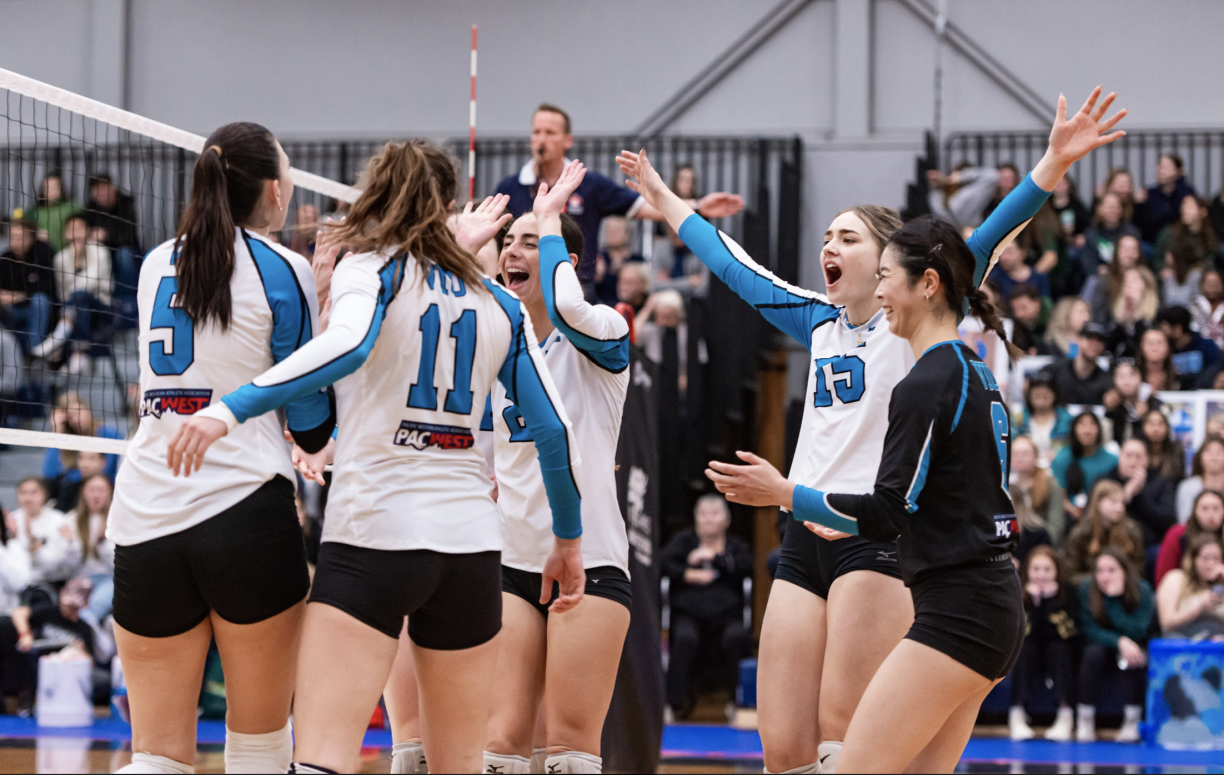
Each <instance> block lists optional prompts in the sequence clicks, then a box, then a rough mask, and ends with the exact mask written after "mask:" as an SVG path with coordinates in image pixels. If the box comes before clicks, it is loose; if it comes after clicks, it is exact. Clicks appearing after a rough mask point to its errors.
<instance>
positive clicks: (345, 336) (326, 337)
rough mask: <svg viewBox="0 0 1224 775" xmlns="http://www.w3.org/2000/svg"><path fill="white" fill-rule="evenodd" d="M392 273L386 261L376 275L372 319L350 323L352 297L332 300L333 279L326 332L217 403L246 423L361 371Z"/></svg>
mask: <svg viewBox="0 0 1224 775" xmlns="http://www.w3.org/2000/svg"><path fill="white" fill-rule="evenodd" d="M395 268H396V263H395V262H390V263H388V264H387V266H386V267H384V268H383V270H382V271H381V272H380V273H379V278H378V279H379V281H380V285H379V288H378V292H377V300H376V301H375V303H374V309H373V312H372V314H366V315H360V316H353V319H349V315H348V313H347V309H348V301H349V299H350V298H352V297H353V294H350V295H349V296H348V297H347V298H346V297H343V296H339V295H337V282H336V279H335V278H333V280H332V291H333V298H334V299H335V301H333V302H332V312H331V319H330V323H329V326H328V329H327V331H326V332H325V333H324V334H323V335H322V336H320V337H318V338H316V339H313V340H311V341H310V342H309V343H307V345H306V346H304V347H302V348H300V349H299V350H297V351H296V352H294V353H293V356H292V357H291V358H287V359H286V360H285V361H283V362H282V363H280V364H278V365H276V366H273V367H272V368H271V369H269V370H268V371H267V372H265V373H264V374H263V375H260V376H259V377H256V378H255V380H254V381H252V382H249V383H247V384H246V385H243V386H242V387H240V388H238V389H237V390H235V391H234V392H232V393H230V394H229V395H226V396H224V397H223V398H222V399H221V400H222V401H223V402H224V403H225V405H226V406H227V407H229V410H230V411H231V412H233V413H234V417H235V418H237V420H238V422H240V423H241V422H246V421H247V420H249V419H250V418H252V417H258V416H259V415H261V414H264V413H265V412H270V411H272V410H273V409H276V408H278V407H281V406H285V405H286V404H288V403H290V402H291V401H295V400H297V399H299V398H302V397H303V396H308V395H310V394H312V393H317V392H318V391H320V390H322V389H323V388H325V387H327V386H328V385H331V384H332V383H334V382H337V381H339V380H341V379H344V378H345V377H347V376H348V375H349V374H352V373H353V372H354V371H357V369H359V368H361V365H362V364H363V363H365V360H366V358H367V357H369V355H370V351H371V350H372V349H374V342H375V341H377V339H378V332H379V330H380V329H381V328H382V322H383V316H384V315H385V314H386V310H387V304H388V303H390V300H391V298H392V296H393V294H394V291H393V283H394V282H395V281H396V276H395ZM358 303H360V302H358ZM367 303H368V302H367ZM367 312H368V309H367ZM256 383H258V384H256Z"/></svg>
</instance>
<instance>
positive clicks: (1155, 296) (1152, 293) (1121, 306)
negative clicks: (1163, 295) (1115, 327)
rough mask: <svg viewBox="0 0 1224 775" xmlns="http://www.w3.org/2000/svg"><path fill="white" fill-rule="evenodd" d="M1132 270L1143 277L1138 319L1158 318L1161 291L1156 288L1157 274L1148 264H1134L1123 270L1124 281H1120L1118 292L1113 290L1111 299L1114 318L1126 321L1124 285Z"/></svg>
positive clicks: (1149, 319)
mask: <svg viewBox="0 0 1224 775" xmlns="http://www.w3.org/2000/svg"><path fill="white" fill-rule="evenodd" d="M1131 272H1136V273H1137V274H1138V275H1139V277H1140V278H1142V279H1143V301H1142V302H1141V303H1140V304H1139V311H1138V315H1139V317H1138V318H1137V319H1138V320H1147V321H1151V320H1154V319H1155V318H1156V312H1157V311H1158V310H1159V309H1160V293H1159V292H1158V291H1157V289H1156V275H1154V274H1152V270H1151V269H1148V268H1147V267H1146V266H1132V267H1131V268H1130V269H1126V270H1124V271H1123V272H1122V280H1123V282H1121V283H1118V288H1117V290H1116V292H1112V291H1113V290H1114V289H1112V288H1111V289H1110V290H1111V294H1110V295H1111V296H1112V298H1111V299H1110V301H1111V302H1112V304H1111V305H1110V309H1111V311H1112V312H1113V316H1114V320H1119V321H1125V320H1127V318H1126V302H1125V300H1124V299H1123V298H1122V286H1123V285H1125V280H1126V276H1127V275H1128V274H1130V273H1131Z"/></svg>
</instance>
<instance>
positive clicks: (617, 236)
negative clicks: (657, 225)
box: [595, 215, 646, 307]
mask: <svg viewBox="0 0 1224 775" xmlns="http://www.w3.org/2000/svg"><path fill="white" fill-rule="evenodd" d="M603 228H604V247H603V249H602V250H600V251H599V255H598V256H596V258H595V295H596V296H597V297H598V298H599V301H600V302H601V303H603V304H607V305H608V306H610V307H615V306H616V280H617V277H618V276H619V275H620V270H621V267H622V266H624V265H625V264H627V263H629V262H634V261H636V262H642V261H645V260H646V259H644V258H642V256H641V255H639V254H638V253H637V252H636V251H635V250H634V249H633V245H632V244H631V243H630V241H629V223H628V221H626V220H625V219H624V218H622V217H620V216H619V215H610V216H608V217H607V218H605V219H604V227H603Z"/></svg>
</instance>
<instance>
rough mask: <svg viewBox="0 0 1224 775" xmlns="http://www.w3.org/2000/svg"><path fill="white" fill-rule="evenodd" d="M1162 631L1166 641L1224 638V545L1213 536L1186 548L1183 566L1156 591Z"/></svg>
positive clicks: (1199, 540)
mask: <svg viewBox="0 0 1224 775" xmlns="http://www.w3.org/2000/svg"><path fill="white" fill-rule="evenodd" d="M1156 609H1157V612H1158V614H1159V616H1160V630H1161V633H1162V634H1163V635H1164V637H1166V638H1185V639H1187V640H1203V639H1206V638H1216V639H1224V545H1222V544H1221V543H1220V539H1218V538H1217V537H1215V536H1213V535H1200V536H1196V537H1195V538H1194V539H1193V540H1191V541H1189V542H1188V544H1187V546H1186V556H1185V559H1183V560H1182V566H1181V567H1180V568H1175V569H1173V570H1172V571H1169V573H1168V574H1166V575H1165V577H1164V579H1163V580H1161V582H1160V584H1159V586H1158V587H1157V590H1156Z"/></svg>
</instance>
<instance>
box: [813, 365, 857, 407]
mask: <svg viewBox="0 0 1224 775" xmlns="http://www.w3.org/2000/svg"><path fill="white" fill-rule="evenodd" d="M826 367H827V368H826ZM865 368H866V364H864V363H863V359H862V358H860V357H858V356H857V355H839V356H838V357H836V358H817V359H816V391H815V392H814V393H813V394H812V406H813V407H815V408H816V409H821V408H823V407H826V406H833V396H834V394H836V395H837V400H838V401H841V402H842V403H843V404H853V403H854V402H856V401H858V400H859V399H860V398H862V397H863V391H864V389H865V388H866V384H865V382H864V378H863V372H864V370H865ZM826 371H827V372H829V373H828V374H826V373H825V372H826ZM830 384H832V385H833V389H832V390H830V389H829V385H830Z"/></svg>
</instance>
